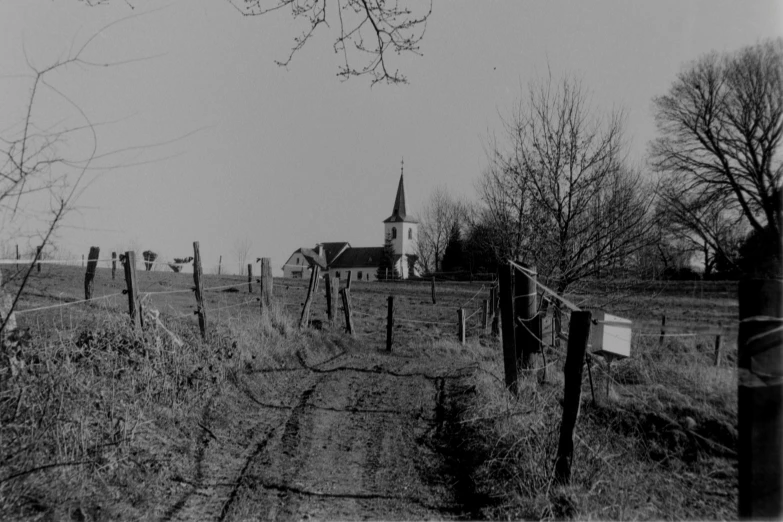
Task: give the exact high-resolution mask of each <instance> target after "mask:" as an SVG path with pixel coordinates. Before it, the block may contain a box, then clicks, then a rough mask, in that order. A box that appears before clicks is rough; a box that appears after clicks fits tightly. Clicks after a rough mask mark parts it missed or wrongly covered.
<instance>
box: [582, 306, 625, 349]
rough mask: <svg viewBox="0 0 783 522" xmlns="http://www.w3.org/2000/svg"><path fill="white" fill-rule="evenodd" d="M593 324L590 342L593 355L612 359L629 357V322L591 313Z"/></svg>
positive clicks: (608, 315) (598, 313)
mask: <svg viewBox="0 0 783 522" xmlns="http://www.w3.org/2000/svg"><path fill="white" fill-rule="evenodd" d="M593 320H594V321H596V322H597V323H598V324H594V325H593V328H592V334H591V335H590V341H591V344H592V345H593V353H595V354H597V355H603V356H609V357H614V358H622V357H630V356H631V320H630V319H623V318H622V317H617V316H616V315H611V314H607V313H606V312H602V311H595V312H593Z"/></svg>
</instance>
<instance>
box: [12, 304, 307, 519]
mask: <svg viewBox="0 0 783 522" xmlns="http://www.w3.org/2000/svg"><path fill="white" fill-rule="evenodd" d="M253 312H254V313H252V314H250V313H244V314H242V315H234V316H231V317H227V318H225V319H224V320H222V321H220V322H219V323H218V324H217V326H216V327H215V328H214V331H213V332H212V333H211V334H210V336H209V338H208V339H207V340H206V341H202V340H201V339H200V337H199V336H198V333H197V329H196V328H195V327H194V325H193V324H190V322H186V321H182V320H179V321H178V320H169V321H167V320H166V319H165V318H162V319H163V323H165V329H164V328H161V327H160V326H158V323H156V322H155V321H153V320H149V321H146V325H145V328H144V329H143V330H141V331H135V330H133V329H132V328H131V326H130V324H129V321H128V319H127V317H126V316H125V315H119V314H114V313H111V312H102V313H100V314H92V315H91V316H90V317H89V318H88V319H85V320H83V321H81V322H79V323H77V324H74V325H70V326H66V325H65V324H63V325H60V326H59V327H55V328H48V329H45V330H43V329H39V330H36V331H34V332H32V337H31V338H30V339H29V341H28V342H26V344H25V345H24V346H22V347H21V350H20V353H21V360H22V362H23V368H22V369H21V371H19V372H14V373H17V374H16V375H12V373H11V368H10V367H9V366H8V365H7V364H6V365H3V366H0V372H2V375H0V455H2V457H0V519H3V520H8V519H23V518H31V519H33V518H39V517H40V516H42V515H45V516H49V517H53V518H54V519H61V518H69V517H75V519H79V518H103V517H104V516H110V515H112V513H106V510H107V509H115V510H118V512H116V513H114V515H118V514H119V515H124V517H130V518H136V517H138V516H142V514H143V513H149V512H150V511H149V510H150V509H153V510H154V504H153V503H154V499H155V497H156V495H158V494H161V491H160V490H159V489H160V488H165V487H168V486H166V484H165V483H164V482H163V481H161V480H160V479H159V478H158V479H156V476H157V475H159V472H160V471H161V470H163V469H167V470H168V471H171V470H172V469H174V470H176V468H177V467H178V466H183V465H184V464H183V462H184V461H188V460H189V459H190V457H191V455H192V452H193V450H194V444H195V441H197V440H198V438H199V436H200V433H201V432H202V431H203V430H202V428H203V427H200V426H199V424H200V422H201V421H200V419H201V417H202V412H203V410H204V409H205V408H206V407H207V406H208V404H209V402H210V400H211V398H212V397H213V396H214V395H215V393H217V392H218V391H219V390H220V389H221V388H222V387H224V386H226V385H227V383H228V381H230V380H231V377H232V375H234V376H235V375H236V374H238V373H241V372H247V371H252V370H253V369H254V368H259V367H274V366H279V365H284V364H287V363H290V362H291V361H295V358H294V357H293V352H294V347H295V346H296V345H297V344H301V342H302V339H301V334H299V332H298V331H297V330H296V329H295V328H294V326H293V323H292V321H291V319H289V318H288V317H287V316H286V315H285V314H284V313H283V312H282V311H281V310H280V309H279V308H278V307H272V309H271V310H268V311H266V312H265V313H264V314H263V316H259V313H258V310H257V309H254V310H253ZM156 488H157V489H158V490H157V491H156ZM120 490H122V491H123V494H122V496H123V498H124V499H125V500H123V502H122V505H121V506H115V507H114V508H107V505H109V506H111V504H112V503H111V501H110V500H111V499H118V498H119V496H120V495H119V491H120ZM128 495H130V498H131V499H134V498H135V500H131V501H128V500H127V499H128ZM96 499H102V500H101V501H100V502H98V501H96ZM107 500H109V501H108V502H107ZM101 510H103V512H101Z"/></svg>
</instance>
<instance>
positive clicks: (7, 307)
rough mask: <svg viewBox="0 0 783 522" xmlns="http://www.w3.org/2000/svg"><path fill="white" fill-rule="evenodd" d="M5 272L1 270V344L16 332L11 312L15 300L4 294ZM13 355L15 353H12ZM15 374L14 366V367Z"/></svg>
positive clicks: (13, 316)
mask: <svg viewBox="0 0 783 522" xmlns="http://www.w3.org/2000/svg"><path fill="white" fill-rule="evenodd" d="M2 283H3V272H2V270H0V343H2V341H5V339H6V338H7V337H8V335H9V334H11V332H13V331H14V330H16V328H17V326H16V313H15V312H12V311H11V306H12V305H13V302H14V300H13V298H12V297H11V296H10V295H8V294H5V293H3V285H2ZM12 353H13V352H12ZM12 373H13V365H12Z"/></svg>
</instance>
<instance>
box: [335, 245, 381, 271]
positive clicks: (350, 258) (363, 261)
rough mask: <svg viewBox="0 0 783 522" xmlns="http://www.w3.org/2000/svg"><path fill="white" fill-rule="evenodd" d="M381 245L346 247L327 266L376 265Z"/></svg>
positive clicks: (354, 266) (355, 266)
mask: <svg viewBox="0 0 783 522" xmlns="http://www.w3.org/2000/svg"><path fill="white" fill-rule="evenodd" d="M382 254H383V247H360V248H347V249H346V250H345V252H343V253H342V254H341V255H340V257H338V258H337V260H336V261H335V262H334V263H331V264H330V265H329V268H364V267H373V266H378V263H380V261H381V255H382Z"/></svg>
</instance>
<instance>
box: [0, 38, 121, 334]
mask: <svg viewBox="0 0 783 522" xmlns="http://www.w3.org/2000/svg"><path fill="white" fill-rule="evenodd" d="M107 27H108V26H107ZM96 37H97V34H96V35H93V36H92V37H91V38H89V39H88V40H87V41H86V42H85V43H84V44H83V45H81V46H80V47H78V48H75V50H72V51H71V52H70V54H69V55H68V56H66V57H65V58H63V59H60V60H59V61H56V62H54V63H52V64H50V65H48V66H46V67H36V66H35V65H33V64H32V63H31V61H30V59H29V58H28V60H27V64H28V66H29V68H30V71H31V74H30V91H29V93H30V94H29V97H28V98H27V100H26V102H25V103H24V104H23V107H24V111H23V112H24V115H23V117H22V119H21V120H20V121H19V122H17V124H15V125H11V126H6V125H4V126H3V127H4V128H5V129H6V130H5V131H4V132H5V135H3V136H0V156H2V160H0V233H1V234H2V235H4V236H8V237H10V236H14V237H19V235H27V236H28V237H30V238H32V237H35V238H36V240H34V243H35V244H36V247H35V248H34V251H35V255H34V256H33V260H32V262H30V263H29V264H28V265H27V268H26V269H25V271H24V272H23V273H22V274H20V277H21V283H20V284H19V287H18V290H17V291H16V293H15V296H14V298H13V300H12V303H11V305H10V307H8V309H6V310H5V314H4V316H3V317H0V321H1V322H0V334H2V332H3V330H4V329H5V326H6V322H7V320H8V318H9V317H10V315H11V314H12V313H13V311H14V309H15V307H16V304H17V302H18V300H19V298H20V296H21V294H22V292H23V290H24V288H25V284H26V282H27V280H28V278H29V276H30V273H31V272H32V270H33V267H34V266H35V261H36V260H37V259H38V258H39V256H40V255H41V253H42V252H44V251H45V248H46V247H47V245H48V244H49V243H50V241H51V240H52V239H53V237H54V234H55V231H56V230H57V228H58V226H59V225H60V224H61V222H62V220H63V219H64V218H65V216H66V214H67V212H68V211H69V210H70V209H71V208H72V204H73V202H74V200H75V198H76V197H77V196H78V194H79V191H80V189H81V186H82V184H83V181H84V179H85V177H86V176H87V172H88V170H89V169H90V168H91V164H92V162H93V160H94V159H95V158H96V155H97V151H98V138H97V133H96V130H95V125H94V124H93V122H92V121H91V120H90V118H89V117H88V116H87V114H86V113H85V112H84V110H82V108H81V107H79V106H78V105H77V104H76V103H74V102H73V101H72V100H71V99H70V98H69V97H68V96H67V95H66V94H65V93H64V92H63V91H61V90H60V89H59V88H58V87H57V86H56V85H54V84H52V83H50V81H49V79H50V77H52V76H53V75H54V74H55V72H57V71H61V70H63V69H66V68H68V67H69V66H75V65H78V66H83V67H85V66H107V65H109V64H99V63H95V62H92V61H89V60H87V59H86V58H85V57H84V54H85V51H86V49H87V48H88V46H89V45H90V44H91V43H92V42H93V41H94V40H95V38H96ZM44 93H46V94H49V95H53V96H54V97H55V98H56V99H59V100H60V101H61V102H62V107H63V108H65V109H67V110H70V111H71V114H69V118H66V119H62V118H61V116H62V115H58V120H57V121H55V122H54V123H53V122H51V121H47V119H46V115H43V114H39V113H38V111H37V108H38V105H39V99H40V98H41V97H42V96H43V95H44ZM73 116H76V117H77V118H78V120H79V123H78V124H73V123H72V122H73V119H72V118H73ZM75 143H82V147H81V148H79V147H75V146H74V144H75ZM69 147H70V149H69ZM74 149H76V150H74ZM63 150H71V152H72V153H73V154H74V156H73V157H66V156H64V155H63V154H62V151H63ZM42 201H48V205H45V206H44V208H41V207H40V206H39V205H40V203H41V202H42ZM46 207H48V208H46ZM20 222H21V224H20ZM38 246H40V249H39V248H38Z"/></svg>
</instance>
